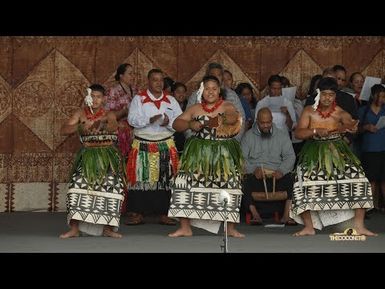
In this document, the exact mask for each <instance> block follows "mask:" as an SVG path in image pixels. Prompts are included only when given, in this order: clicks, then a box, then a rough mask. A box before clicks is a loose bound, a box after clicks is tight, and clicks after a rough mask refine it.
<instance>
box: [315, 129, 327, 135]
mask: <svg viewBox="0 0 385 289" xmlns="http://www.w3.org/2000/svg"><path fill="white" fill-rule="evenodd" d="M315 134H316V135H318V136H320V137H324V136H327V135H329V131H328V129H327V128H317V129H316V133H315Z"/></svg>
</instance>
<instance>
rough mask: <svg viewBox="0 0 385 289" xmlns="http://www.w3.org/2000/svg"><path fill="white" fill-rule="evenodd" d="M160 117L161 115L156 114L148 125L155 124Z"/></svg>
mask: <svg viewBox="0 0 385 289" xmlns="http://www.w3.org/2000/svg"><path fill="white" fill-rule="evenodd" d="M161 117H162V114H157V115H154V116H152V117H151V118H150V123H154V122H156V121H157V120H158V119H160V118H161Z"/></svg>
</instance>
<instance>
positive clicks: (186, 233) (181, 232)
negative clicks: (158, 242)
mask: <svg viewBox="0 0 385 289" xmlns="http://www.w3.org/2000/svg"><path fill="white" fill-rule="evenodd" d="M168 236H169V237H171V238H176V237H191V236H192V231H191V229H182V228H180V229H178V230H176V231H175V232H174V233H170V234H168Z"/></svg>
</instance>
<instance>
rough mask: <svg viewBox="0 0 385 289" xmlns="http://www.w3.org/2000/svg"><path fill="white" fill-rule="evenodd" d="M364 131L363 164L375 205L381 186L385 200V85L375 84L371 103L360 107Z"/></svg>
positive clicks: (370, 99) (380, 206) (375, 205)
mask: <svg viewBox="0 0 385 289" xmlns="http://www.w3.org/2000/svg"><path fill="white" fill-rule="evenodd" d="M358 112H359V115H360V123H361V125H360V131H361V132H362V144H361V151H362V164H363V167H364V169H365V172H366V175H367V177H368V179H369V181H370V184H371V186H372V191H373V196H374V207H375V208H376V209H381V208H382V209H383V207H384V203H383V204H382V205H381V204H380V203H379V199H380V197H379V191H380V188H381V191H382V195H383V198H382V199H383V201H384V200H385V87H384V86H382V85H381V84H375V85H373V86H372V88H371V96H370V98H369V103H368V105H366V106H363V107H361V108H360V109H359V111H358Z"/></svg>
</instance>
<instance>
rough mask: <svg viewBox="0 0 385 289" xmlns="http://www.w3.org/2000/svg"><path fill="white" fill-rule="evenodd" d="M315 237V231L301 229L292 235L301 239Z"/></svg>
mask: <svg viewBox="0 0 385 289" xmlns="http://www.w3.org/2000/svg"><path fill="white" fill-rule="evenodd" d="M313 235H315V230H314V229H313V228H306V227H305V228H303V229H302V230H301V231H299V232H296V233H294V234H293V236H295V237H302V236H313Z"/></svg>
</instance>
